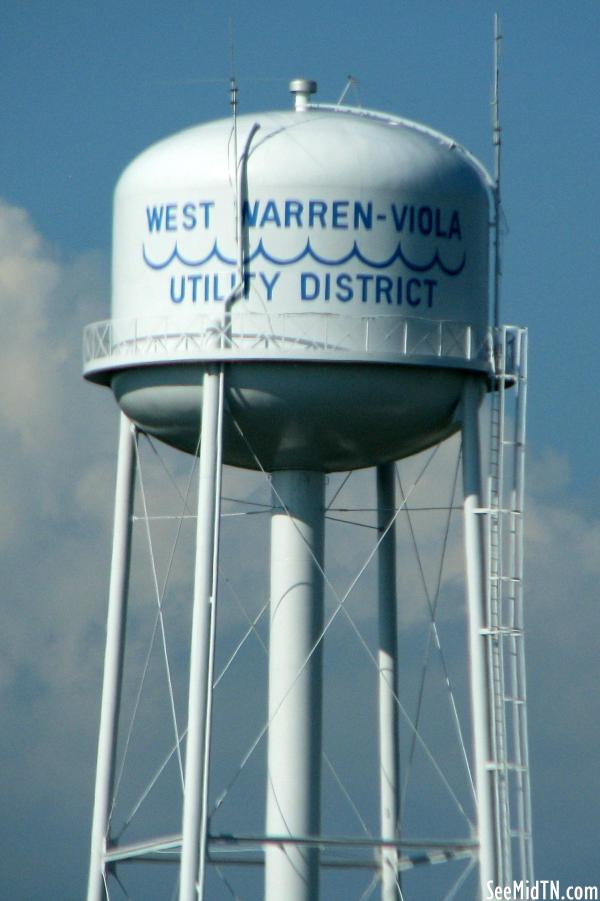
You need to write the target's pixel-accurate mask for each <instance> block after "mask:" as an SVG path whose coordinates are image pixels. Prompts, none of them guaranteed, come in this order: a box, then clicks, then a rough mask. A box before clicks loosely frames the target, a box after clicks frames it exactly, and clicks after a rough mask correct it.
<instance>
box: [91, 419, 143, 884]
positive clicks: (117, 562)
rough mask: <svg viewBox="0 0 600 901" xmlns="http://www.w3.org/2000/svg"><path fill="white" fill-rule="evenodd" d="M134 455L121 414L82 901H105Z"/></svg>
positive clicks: (129, 426) (130, 433) (126, 421)
mask: <svg viewBox="0 0 600 901" xmlns="http://www.w3.org/2000/svg"><path fill="white" fill-rule="evenodd" d="M134 451H135V428H134V426H133V424H132V423H131V422H130V421H129V419H127V417H126V416H125V414H124V413H121V423H120V432H119V456H118V462H117V484H116V491H115V515H114V527H113V546H112V563H111V570H110V588H109V595H108V616H107V622H106V650H105V654H104V678H103V683H102V706H101V711H100V730H99V735H98V758H97V765H96V788H95V792H94V817H93V822H92V842H91V853H90V872H89V880H88V893H87V901H104V899H105V898H106V892H105V888H104V855H105V852H106V844H107V841H108V831H109V820H110V811H111V803H112V793H113V789H114V772H115V754H116V747H117V728H118V723H119V709H120V704H121V686H122V681H123V654H124V647H125V626H126V618H127V591H128V587H129V563H130V558H131V517H132V513H133V494H134V488H135V453H134Z"/></svg>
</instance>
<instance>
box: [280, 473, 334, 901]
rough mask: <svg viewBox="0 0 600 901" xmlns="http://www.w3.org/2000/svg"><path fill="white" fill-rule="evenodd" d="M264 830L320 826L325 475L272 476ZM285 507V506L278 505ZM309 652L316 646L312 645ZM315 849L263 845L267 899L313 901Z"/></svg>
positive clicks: (290, 831)
mask: <svg viewBox="0 0 600 901" xmlns="http://www.w3.org/2000/svg"><path fill="white" fill-rule="evenodd" d="M272 484H273V495H274V497H273V504H274V506H275V507H278V508H279V509H277V510H276V511H275V512H274V513H273V516H272V519H271V614H270V617H271V621H270V640H269V722H270V726H269V734H268V774H267V780H268V782H267V824H266V829H267V835H269V836H293V837H300V838H302V837H306V836H318V835H319V831H320V794H321V731H322V728H321V705H322V678H323V676H322V647H321V644H319V646H318V647H316V649H315V645H316V643H317V641H318V639H319V636H320V635H321V633H322V630H323V577H322V574H321V571H320V570H319V568H318V566H317V563H316V562H315V560H316V561H318V563H319V565H320V566H321V568H322V565H323V535H324V477H323V474H322V473H317V472H301V471H285V472H275V473H274V474H273V477H272ZM282 508H285V509H282ZM313 649H314V650H313ZM318 897H319V852H318V850H317V849H316V848H308V847H305V846H304V847H303V846H294V845H293V844H285V843H282V844H280V845H267V847H266V850H265V901H283V899H285V901H318Z"/></svg>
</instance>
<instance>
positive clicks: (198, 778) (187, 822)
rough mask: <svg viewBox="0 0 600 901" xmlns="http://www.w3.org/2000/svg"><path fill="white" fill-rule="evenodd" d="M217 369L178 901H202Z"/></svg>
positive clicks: (209, 401) (206, 444) (203, 508)
mask: <svg viewBox="0 0 600 901" xmlns="http://www.w3.org/2000/svg"><path fill="white" fill-rule="evenodd" d="M222 406H223V373H222V368H221V367H217V366H208V367H207V369H206V371H205V373H204V379H203V383H202V431H201V435H200V460H199V464H198V468H199V473H198V518H197V527H196V561H195V572H194V600H193V611H192V641H191V650H190V681H189V693H188V731H187V740H186V753H185V789H184V797H183V826H182V837H181V842H182V846H181V869H180V880H179V901H197V899H199V901H202V899H203V898H204V868H205V862H206V838H207V804H208V797H207V788H208V778H207V774H208V751H209V731H210V693H211V689H212V686H211V684H210V682H211V672H212V652H213V647H212V644H213V636H214V632H213V623H214V603H215V594H216V588H217V586H216V556H217V551H218V536H219V517H220V503H219V501H220V472H221V428H222Z"/></svg>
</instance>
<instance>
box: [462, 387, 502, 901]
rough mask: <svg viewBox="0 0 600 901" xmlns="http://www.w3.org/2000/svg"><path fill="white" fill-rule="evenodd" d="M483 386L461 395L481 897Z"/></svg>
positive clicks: (487, 866)
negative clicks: (481, 437)
mask: <svg viewBox="0 0 600 901" xmlns="http://www.w3.org/2000/svg"><path fill="white" fill-rule="evenodd" d="M483 389H484V386H483V384H482V382H481V380H479V379H476V378H469V379H468V380H467V382H466V384H465V387H464V391H463V398H462V441H463V448H462V452H463V486H464V538H465V563H466V590H467V612H468V640H469V659H470V688H471V717H472V722H473V753H474V775H475V790H476V794H477V837H478V841H479V886H480V897H481V898H485V897H487V895H488V883H489V882H490V881H491V882H492V883H493V885H496V884H497V878H498V865H497V860H496V843H495V817H494V801H493V773H492V770H491V768H490V767H491V765H492V760H491V729H492V711H491V707H490V691H489V675H488V666H487V638H486V635H485V629H486V628H487V627H488V625H489V623H488V622H487V578H486V575H487V568H486V567H487V564H486V551H485V548H486V541H485V521H484V517H483V514H482V508H483V498H482V495H483V492H482V484H481V459H480V455H481V442H480V434H479V406H480V403H481V398H482V394H483Z"/></svg>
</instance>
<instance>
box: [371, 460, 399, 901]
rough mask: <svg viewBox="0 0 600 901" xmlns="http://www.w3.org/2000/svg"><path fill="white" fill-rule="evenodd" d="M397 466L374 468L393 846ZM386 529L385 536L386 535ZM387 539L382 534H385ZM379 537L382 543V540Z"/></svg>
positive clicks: (393, 879)
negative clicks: (390, 524)
mask: <svg viewBox="0 0 600 901" xmlns="http://www.w3.org/2000/svg"><path fill="white" fill-rule="evenodd" d="M395 475H396V471H395V465H394V464H393V463H384V464H382V465H380V466H378V467H377V511H378V513H377V515H378V523H377V526H378V532H379V536H380V543H379V549H378V577H379V586H378V587H379V652H378V669H379V781H380V828H381V837H382V838H383V839H388V840H391V841H396V839H397V838H398V836H397V825H398V812H399V811H398V807H399V802H398V775H399V769H400V768H399V746H398V704H397V701H396V697H397V694H396V693H397V687H398V674H397V667H398V639H397V623H396V530H395V526H394V525H392V526H390V528H389V529H387V527H388V524H389V522H390V520H391V519H392V518H393V516H394V511H395V507H396V493H395ZM386 529H387V532H386V531H385V530H386ZM384 533H385V534H384ZM382 535H383V537H381V536H382ZM398 897H399V893H398V852H397V850H396V849H395V848H383V849H382V851H381V899H382V901H398Z"/></svg>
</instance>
